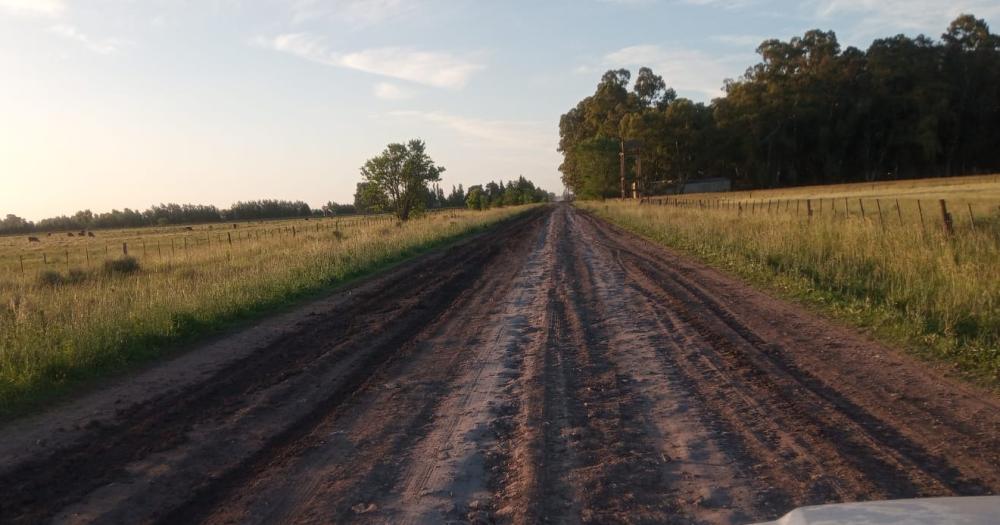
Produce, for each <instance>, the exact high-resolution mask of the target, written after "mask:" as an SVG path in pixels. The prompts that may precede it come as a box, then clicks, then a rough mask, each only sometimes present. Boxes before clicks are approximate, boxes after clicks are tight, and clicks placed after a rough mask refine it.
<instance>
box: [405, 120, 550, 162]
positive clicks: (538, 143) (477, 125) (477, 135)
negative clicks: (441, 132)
mask: <svg viewBox="0 0 1000 525" xmlns="http://www.w3.org/2000/svg"><path fill="white" fill-rule="evenodd" d="M389 116H391V117H396V118H407V119H417V120H421V121H424V122H428V123H431V124H436V125H439V126H442V127H445V128H448V129H450V130H452V131H454V132H456V133H458V134H460V135H463V136H466V137H469V138H473V139H477V140H481V141H484V142H488V143H489V144H490V145H493V146H499V147H505V148H514V149H527V150H538V151H546V152H548V151H552V150H554V147H555V146H554V145H553V144H552V141H553V138H552V130H551V129H550V128H551V126H549V125H545V124H542V123H540V122H533V121H509V120H486V119H479V118H471V117H463V116H459V115H453V114H449V113H443V112H439V111H414V110H404V111H392V112H390V113H389Z"/></svg>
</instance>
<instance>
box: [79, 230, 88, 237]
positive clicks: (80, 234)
mask: <svg viewBox="0 0 1000 525" xmlns="http://www.w3.org/2000/svg"><path fill="white" fill-rule="evenodd" d="M77 235H78V236H80V237H86V235H87V232H85V231H81V232H80V233H78V234H77Z"/></svg>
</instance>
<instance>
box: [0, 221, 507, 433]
mask: <svg viewBox="0 0 1000 525" xmlns="http://www.w3.org/2000/svg"><path fill="white" fill-rule="evenodd" d="M525 209H526V207H514V208H501V209H493V210H489V211H466V210H457V211H452V210H449V211H443V212H438V213H433V214H428V215H426V216H425V217H423V218H420V219H416V220H412V221H409V222H407V223H404V224H398V223H396V221H395V220H394V219H392V218H390V217H387V216H381V217H372V218H347V219H332V218H331V219H320V220H317V219H312V220H288V221H269V222H262V223H261V222H255V223H245V222H244V223H237V224H235V225H234V224H213V225H199V226H193V227H191V229H187V228H186V227H177V226H173V227H163V228H146V229H134V230H121V231H97V232H95V237H89V236H83V237H80V236H79V235H74V236H73V237H69V236H68V235H67V234H66V233H62V234H59V235H56V234H53V235H51V236H39V239H40V242H37V243H29V242H28V241H27V236H16V237H0V419H6V418H9V417H12V416H15V415H18V414H20V413H24V412H26V411H29V410H31V409H32V408H33V407H36V406H38V405H40V404H42V403H45V402H48V401H50V400H52V399H55V398H58V397H62V396H64V395H66V394H67V393H68V392H71V391H72V390H73V389H74V388H76V387H79V386H80V385H82V384H84V383H87V382H88V381H93V380H94V379H99V378H101V377H104V376H107V375H109V374H112V373H114V372H117V371H121V370H124V369H127V368H128V367H129V366H132V365H134V364H136V363H140V362H143V361H147V360H149V359H152V358H155V357H157V356H160V355H162V354H163V353H164V352H165V351H167V350H168V349H169V348H172V347H175V346H176V345H177V344H178V343H181V342H185V341H190V340H191V339H193V338H195V337H198V336H201V335H203V334H205V333H208V332H212V331H214V330H217V329H220V328H224V327H226V326H227V325H231V324H232V323H234V322H237V321H240V320H245V319H249V318H253V317H255V316H259V315H261V314H262V313H265V312H267V311H273V310H274V309H276V308H278V307H281V306H283V305H286V304H288V303H290V302H292V301H294V300H296V299H301V298H303V297H306V296H309V295H310V294H315V293H318V292H321V291H324V290H328V289H330V288H331V287H333V286H335V285H338V284H341V283H344V282H345V281H347V280H348V279H350V278H352V277H356V276H359V275H362V274H364V273H366V272H370V271H372V270H374V269H377V268H379V267H382V266H384V265H386V264H390V263H392V262H395V261H398V260H400V259H403V258H405V257H407V256H410V255H413V254H415V253H417V252H420V251H422V250H425V249H428V248H430V247H433V246H436V245H440V244H442V243H444V242H447V241H449V240H452V239H455V238H458V237H460V236H462V235H465V234H468V233H471V232H473V231H476V230H479V229H481V228H483V227H486V226H488V225H490V224H493V223H496V222H497V221H500V220H502V219H505V218H508V217H511V216H513V215H515V214H518V213H521V212H523V211H524V210H525ZM123 243H124V244H125V246H123ZM126 250H127V252H128V257H129V258H131V259H134V261H135V264H132V263H131V262H130V261H129V260H126V262H124V263H123V262H122V261H123V258H124V257H125V256H124V254H123V252H124V251H126Z"/></svg>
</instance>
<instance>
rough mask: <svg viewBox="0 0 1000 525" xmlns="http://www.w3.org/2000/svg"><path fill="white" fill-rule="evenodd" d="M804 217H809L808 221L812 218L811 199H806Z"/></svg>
mask: <svg viewBox="0 0 1000 525" xmlns="http://www.w3.org/2000/svg"><path fill="white" fill-rule="evenodd" d="M806 215H808V216H809V220H812V216H813V205H812V199H806Z"/></svg>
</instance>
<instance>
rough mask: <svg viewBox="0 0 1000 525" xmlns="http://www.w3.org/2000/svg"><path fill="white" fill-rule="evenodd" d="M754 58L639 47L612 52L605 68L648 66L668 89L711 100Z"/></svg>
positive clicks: (747, 54)
mask: <svg viewBox="0 0 1000 525" xmlns="http://www.w3.org/2000/svg"><path fill="white" fill-rule="evenodd" d="M753 59H754V56H753V53H746V54H739V55H728V56H722V57H717V56H711V55H709V54H707V53H705V52H703V51H698V50H694V49H684V48H664V47H661V46H656V45H638V46H629V47H625V48H622V49H619V50H617V51H614V52H612V53H608V54H607V55H605V56H604V58H603V60H602V61H601V67H602V68H604V69H614V68H621V67H624V68H629V69H632V70H633V71H634V70H635V69H637V68H639V67H641V66H647V67H649V68H651V69H652V70H653V72H654V73H656V74H657V75H660V76H662V77H663V80H664V81H666V83H667V86H669V87H672V88H674V89H676V90H678V91H680V92H685V91H687V92H694V93H698V94H701V95H703V96H704V98H706V99H711V98H714V97H719V96H722V94H723V91H722V84H723V81H724V80H725V79H726V78H733V77H736V76H738V75H739V74H741V73H742V72H743V70H744V69H746V67H747V65H749V64H751V63H752V60H753ZM595 69H597V68H594V67H592V66H588V67H585V68H577V71H579V72H582V71H587V72H590V71H594V70H595Z"/></svg>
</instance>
